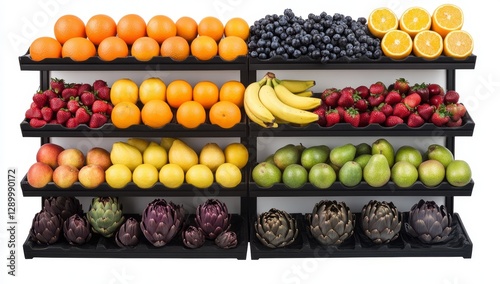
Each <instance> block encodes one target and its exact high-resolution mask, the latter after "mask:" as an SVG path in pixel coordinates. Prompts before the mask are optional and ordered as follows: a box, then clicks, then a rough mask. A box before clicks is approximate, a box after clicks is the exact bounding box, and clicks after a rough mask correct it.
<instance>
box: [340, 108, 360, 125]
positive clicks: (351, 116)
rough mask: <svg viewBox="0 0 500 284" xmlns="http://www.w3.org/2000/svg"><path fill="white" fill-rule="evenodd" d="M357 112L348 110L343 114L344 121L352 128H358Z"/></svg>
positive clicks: (353, 109) (358, 118)
mask: <svg viewBox="0 0 500 284" xmlns="http://www.w3.org/2000/svg"><path fill="white" fill-rule="evenodd" d="M360 119H361V118H360V116H359V112H358V111H357V110H356V109H355V108H352V107H350V108H348V109H346V110H345V112H344V121H345V122H347V123H350V124H351V125H352V126H354V127H358V126H359V122H360Z"/></svg>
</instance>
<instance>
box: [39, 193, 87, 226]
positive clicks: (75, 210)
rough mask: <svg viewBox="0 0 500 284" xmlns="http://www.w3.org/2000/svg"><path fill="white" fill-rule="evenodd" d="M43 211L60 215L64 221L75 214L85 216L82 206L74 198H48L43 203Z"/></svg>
mask: <svg viewBox="0 0 500 284" xmlns="http://www.w3.org/2000/svg"><path fill="white" fill-rule="evenodd" d="M43 209H44V210H45V211H48V212H51V213H54V214H56V215H60V216H61V218H62V220H63V221H66V219H68V218H69V217H71V216H73V215H74V214H78V215H80V216H83V210H82V204H80V201H79V200H78V199H76V198H75V197H73V196H57V197H48V198H47V199H45V200H44V202H43Z"/></svg>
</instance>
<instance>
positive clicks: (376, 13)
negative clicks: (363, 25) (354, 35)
mask: <svg viewBox="0 0 500 284" xmlns="http://www.w3.org/2000/svg"><path fill="white" fill-rule="evenodd" d="M397 28H398V17H397V16H396V14H394V12H393V11H392V10H390V9H388V8H378V9H375V10H373V11H372V12H371V14H370V16H369V17H368V29H369V30H370V32H371V33H372V34H373V35H374V36H376V37H379V38H383V37H384V35H385V34H386V33H387V32H388V31H392V30H395V29H397Z"/></svg>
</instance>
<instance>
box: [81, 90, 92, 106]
mask: <svg viewBox="0 0 500 284" xmlns="http://www.w3.org/2000/svg"><path fill="white" fill-rule="evenodd" d="M80 102H82V104H83V105H85V106H88V107H91V106H92V104H93V103H94V102H95V95H94V94H93V93H92V92H83V93H82V94H81V95H80Z"/></svg>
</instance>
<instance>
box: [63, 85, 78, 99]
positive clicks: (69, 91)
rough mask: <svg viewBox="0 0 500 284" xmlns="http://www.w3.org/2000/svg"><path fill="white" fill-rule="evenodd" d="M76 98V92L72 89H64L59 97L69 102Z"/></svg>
mask: <svg viewBox="0 0 500 284" xmlns="http://www.w3.org/2000/svg"><path fill="white" fill-rule="evenodd" d="M77 96H78V90H77V89H74V88H65V89H64V90H62V92H61V97H62V99H63V100H65V101H69V100H70V98H72V97H73V98H76V97H77Z"/></svg>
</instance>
